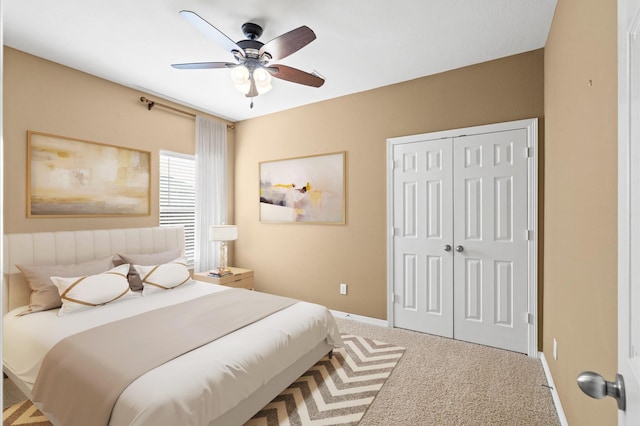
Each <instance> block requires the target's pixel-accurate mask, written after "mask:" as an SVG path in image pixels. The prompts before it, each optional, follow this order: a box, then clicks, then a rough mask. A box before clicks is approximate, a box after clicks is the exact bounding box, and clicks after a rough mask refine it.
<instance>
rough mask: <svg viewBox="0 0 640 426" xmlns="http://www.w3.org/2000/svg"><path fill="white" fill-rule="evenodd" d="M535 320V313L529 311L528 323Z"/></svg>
mask: <svg viewBox="0 0 640 426" xmlns="http://www.w3.org/2000/svg"><path fill="white" fill-rule="evenodd" d="M534 320H535V318H534V317H533V314H531V313H527V324H533V321H534Z"/></svg>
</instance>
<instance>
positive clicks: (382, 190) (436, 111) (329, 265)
mask: <svg viewBox="0 0 640 426" xmlns="http://www.w3.org/2000/svg"><path fill="white" fill-rule="evenodd" d="M543 80H544V79H543V52H542V50H537V51H533V52H529V53H526V54H521V55H517V56H512V57H508V58H505V59H500V60H496V61H492V62H487V63H483V64H479V65H475V66H470V67H466V68H462V69H458V70H455V71H450V72H446V73H442V74H438V75H434V76H430V77H425V78H421V79H418V80H413V81H409V82H405V83H401V84H396V85H393V86H388V87H383V88H380V89H376V90H371V91H368V92H363V93H359V94H355V95H350V96H346V97H342V98H338V99H334V100H329V101H325V102H321V103H317V104H312V105H308V106H305V107H301V108H296V109H292V110H289V111H284V112H281V113H277V114H271V115H268V116H264V117H261V118H255V119H251V120H247V121H244V122H241V123H240V124H239V125H238V129H237V131H236V156H237V157H236V158H237V161H236V188H235V194H236V222H237V224H238V226H239V232H240V236H239V239H238V241H236V242H235V246H236V264H237V266H241V267H247V268H253V269H254V270H255V280H256V288H257V289H258V290H261V291H267V292H272V293H277V294H283V295H287V296H292V297H296V298H301V299H304V300H308V301H312V302H316V303H321V304H325V305H327V306H328V307H329V308H331V309H336V310H340V311H346V312H350V313H355V314H359V315H366V316H369V317H374V318H382V319H384V318H386V271H387V268H386V259H387V258H386V165H387V163H386V161H385V158H386V140H387V138H390V137H395V136H402V135H410V134H418V133H425V132H432V131H437V130H445V129H452V128H458V127H467V126H474V125H481V124H489V123H495V122H502V121H511V120H517V119H523V118H532V117H542V116H543V104H544V102H543ZM273 95H276V94H275V93H274V94H273ZM335 151H346V152H347V161H346V163H347V166H346V167H347V176H346V180H347V182H346V186H347V224H346V225H344V226H333V225H308V224H261V223H260V222H259V217H258V163H259V162H261V161H267V160H274V159H281V158H290V157H297V156H305V155H311V154H321V153H327V152H335ZM340 282H345V283H347V284H348V285H349V294H348V295H347V296H340V295H339V294H338V284H339V283H340Z"/></svg>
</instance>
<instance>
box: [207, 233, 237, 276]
mask: <svg viewBox="0 0 640 426" xmlns="http://www.w3.org/2000/svg"><path fill="white" fill-rule="evenodd" d="M237 239H238V227H237V226H236V225H212V226H210V227H209V240H210V241H219V242H220V259H219V262H218V268H217V269H216V273H218V274H224V273H229V272H230V271H229V269H227V241H234V240H237Z"/></svg>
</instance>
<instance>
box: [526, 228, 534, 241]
mask: <svg viewBox="0 0 640 426" xmlns="http://www.w3.org/2000/svg"><path fill="white" fill-rule="evenodd" d="M525 232H526V234H525V236H524V238H525V239H526V240H527V241H533V230H531V229H527V230H526V231H525Z"/></svg>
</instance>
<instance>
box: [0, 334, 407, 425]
mask: <svg viewBox="0 0 640 426" xmlns="http://www.w3.org/2000/svg"><path fill="white" fill-rule="evenodd" d="M342 339H343V340H344V343H345V346H344V347H342V348H337V349H334V351H333V358H331V359H329V358H328V357H324V358H322V359H321V360H320V361H318V362H317V363H316V364H315V365H314V366H313V367H311V368H310V369H309V370H308V371H307V372H306V373H305V374H303V375H302V376H301V377H300V378H299V379H298V380H296V381H295V382H294V383H292V384H291V386H289V387H288V388H287V389H285V390H284V391H282V393H281V394H280V395H278V396H277V397H275V398H274V399H273V401H271V403H269V404H268V405H267V406H266V407H264V408H263V409H262V410H261V411H260V412H259V413H257V414H256V415H255V416H254V417H253V418H252V419H251V420H249V421H248V422H247V423H246V424H245V426H280V425H291V426H295V425H305V426H306V425H338V424H339V425H356V424H358V422H359V421H360V419H361V418H362V416H363V415H364V413H365V411H366V410H367V408H368V407H369V405H370V404H371V403H372V402H373V399H374V398H375V397H376V395H377V393H378V391H379V390H380V389H381V388H382V385H383V384H384V382H385V381H386V380H387V377H389V375H390V374H391V371H393V369H394V367H395V366H396V364H397V363H398V361H399V360H400V357H402V354H403V353H404V348H401V347H398V346H393V345H389V344H386V343H382V342H377V341H375V340H370V339H367V338H364V337H360V336H354V335H344V334H343V335H342ZM2 424H3V426H51V423H50V422H49V421H48V420H47V418H46V417H45V416H43V415H42V413H40V411H39V410H38V409H37V408H36V407H35V406H34V405H33V404H32V403H31V401H29V400H26V401H22V402H19V403H17V404H15V405H13V406H11V407H9V408H7V409H6V410H4V412H3V413H2Z"/></svg>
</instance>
